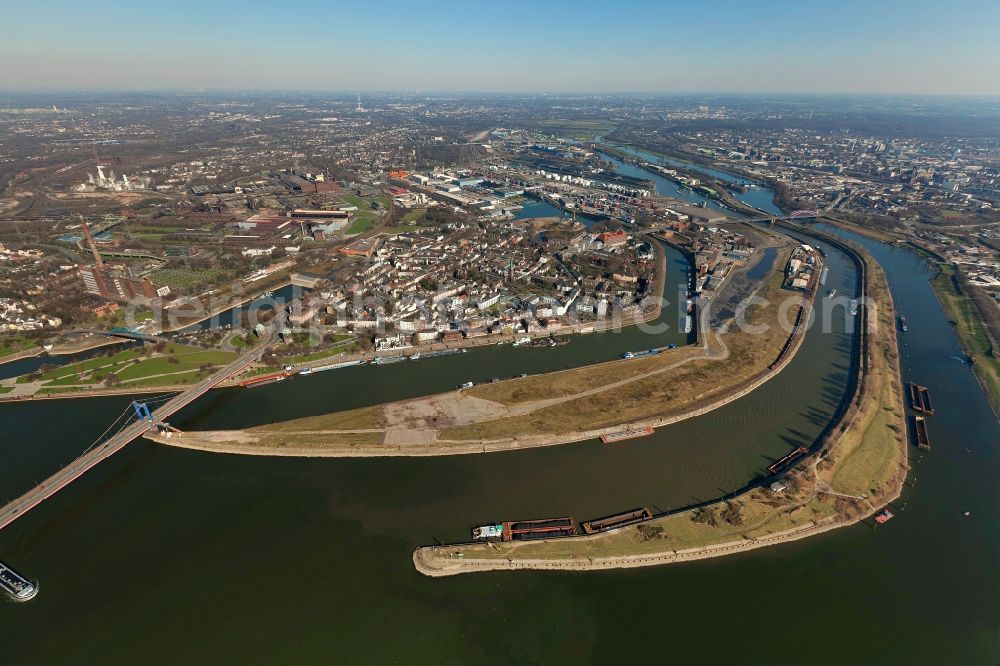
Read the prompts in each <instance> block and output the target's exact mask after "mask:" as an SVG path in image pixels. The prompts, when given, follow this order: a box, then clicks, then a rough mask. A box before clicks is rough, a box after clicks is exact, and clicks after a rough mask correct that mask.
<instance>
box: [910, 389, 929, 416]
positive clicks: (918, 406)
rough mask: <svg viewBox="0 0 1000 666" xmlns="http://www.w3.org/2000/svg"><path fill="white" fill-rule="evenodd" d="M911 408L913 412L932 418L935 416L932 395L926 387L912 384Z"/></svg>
mask: <svg viewBox="0 0 1000 666" xmlns="http://www.w3.org/2000/svg"><path fill="white" fill-rule="evenodd" d="M910 406H911V407H912V408H913V411H915V412H919V413H921V414H926V415H927V416H931V415H933V414H934V407H933V405H931V395H930V393H929V392H928V391H927V387H926V386H921V385H920V384H910Z"/></svg>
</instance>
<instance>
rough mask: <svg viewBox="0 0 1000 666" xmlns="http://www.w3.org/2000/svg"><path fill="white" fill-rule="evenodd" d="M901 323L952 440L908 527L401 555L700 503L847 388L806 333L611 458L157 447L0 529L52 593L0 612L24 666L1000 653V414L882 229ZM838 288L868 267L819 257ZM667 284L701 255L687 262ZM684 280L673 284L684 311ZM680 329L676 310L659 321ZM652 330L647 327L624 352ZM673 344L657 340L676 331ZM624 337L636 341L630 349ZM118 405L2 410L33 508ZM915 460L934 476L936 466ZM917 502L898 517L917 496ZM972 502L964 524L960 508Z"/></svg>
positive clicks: (376, 394)
mask: <svg viewBox="0 0 1000 666" xmlns="http://www.w3.org/2000/svg"><path fill="white" fill-rule="evenodd" d="M853 238H854V240H857V241H858V242H861V243H863V244H865V245H866V246H868V247H869V248H870V249H871V250H872V252H873V253H874V254H875V256H876V258H877V259H878V260H879V261H880V262H881V263H882V264H883V266H885V267H886V269H887V272H888V273H889V275H890V276H891V280H892V288H893V293H894V296H895V298H896V302H897V305H898V307H899V308H900V310H901V311H902V312H903V313H904V314H906V316H907V319H908V321H909V324H910V331H909V332H908V333H906V334H904V337H903V338H902V343H903V348H902V349H903V353H904V354H905V355H906V356H905V366H906V367H905V369H904V372H905V377H904V379H909V378H910V377H911V376H912V377H913V378H914V379H916V380H918V381H920V382H921V383H924V384H926V385H928V386H929V387H930V388H931V391H932V393H933V398H934V401H935V403H936V404H935V407H936V409H937V414H936V415H935V416H933V417H931V419H930V436H931V440H932V444H933V450H932V451H930V452H927V453H917V452H916V451H915V450H914V449H911V455H913V458H914V472H913V473H911V475H910V483H911V484H912V487H907V488H906V490H905V492H904V496H903V498H902V500H901V502H900V503H899V505H898V507H897V508H898V509H900V510H898V511H897V514H898V517H897V519H896V520H894V521H892V522H891V523H889V524H888V525H886V526H884V527H880V528H878V529H874V528H873V527H872V526H871V525H870V524H859V525H856V526H853V527H848V528H844V529H841V530H837V531H835V532H832V533H829V534H826V535H823V536H820V537H816V538H812V539H808V540H804V541H800V542H796V543H792V544H786V545H782V546H778V547H775V548H768V549H764V550H761V551H755V552H752V553H747V554H743V555H739V556H736V557H732V558H723V559H718V560H708V561H703V562H696V563H689V564H683V565H672V566H667V567H658V568H646V569H636V570H629V571H611V572H594V573H587V574H567V573H545V572H516V573H499V572H498V573H490V574H482V575H469V576H459V577H455V578H449V579H427V578H424V577H422V576H420V575H419V574H417V573H416V572H415V571H414V570H413V567H412V564H411V562H410V553H411V552H412V550H413V548H414V547H416V546H418V545H423V544H428V543H434V542H435V541H436V540H440V541H443V542H448V541H453V540H463V539H466V538H468V530H469V528H470V527H471V526H472V525H475V524H481V523H484V522H487V521H490V520H502V519H512V518H514V519H516V518H534V517H545V516H559V515H572V516H574V517H575V518H577V519H578V520H581V519H586V518H590V517H595V516H599V515H604V514H607V513H610V512H613V511H618V510H624V509H629V508H632V507H634V506H643V505H644V506H653V507H656V508H659V509H667V508H670V507H678V506H683V505H686V504H690V503H692V502H697V501H701V500H706V499H709V498H712V497H716V496H718V495H720V494H723V493H725V492H728V491H730V490H733V489H735V488H738V487H740V486H742V485H744V484H746V483H748V482H750V481H752V480H753V479H754V478H755V477H756V476H757V475H758V474H759V473H760V472H761V471H762V470H763V468H764V467H765V466H766V465H767V464H768V463H769V462H770V461H771V460H773V459H774V458H776V457H778V456H780V455H782V454H784V453H785V452H787V451H788V450H789V449H790V448H791V447H793V446H798V445H800V444H808V443H810V442H812V441H814V440H815V439H816V438H817V437H818V436H819V434H820V433H821V432H822V431H823V429H824V428H825V427H826V426H827V424H828V423H829V421H830V419H831V418H832V417H833V415H834V413H835V411H836V409H837V407H838V405H839V403H840V401H841V400H842V398H843V395H844V392H845V390H846V387H847V385H848V375H849V372H850V358H851V353H850V352H851V348H852V341H853V338H852V336H851V335H850V334H849V333H847V332H846V331H845V326H844V323H843V321H841V320H840V319H841V318H836V319H834V320H832V321H831V322H829V327H828V328H830V329H831V330H832V332H829V333H826V332H824V328H827V327H824V326H823V323H824V322H823V321H822V320H820V321H819V322H818V324H819V325H817V326H814V327H813V328H812V329H811V330H810V331H809V332H808V334H807V336H806V339H805V341H804V343H803V347H802V348H801V350H800V352H799V353H798V355H797V356H796V357H795V359H794V360H793V361H792V362H791V364H790V365H789V366H788V367H787V369H786V370H785V371H784V372H782V373H781V374H780V375H779V376H778V377H776V378H775V379H773V380H772V381H770V382H768V383H767V384H765V385H764V386H763V387H762V388H760V389H759V390H757V391H755V392H753V393H752V394H750V395H749V396H746V397H745V398H742V399H740V400H738V401H736V402H734V403H732V404H730V405H728V406H726V407H724V408H722V409H719V410H717V411H715V412H712V413H711V414H708V415H706V416H704V417H701V418H697V419H691V420H688V421H685V422H682V423H679V424H676V425H674V426H670V427H667V428H662V429H660V430H658V432H657V433H656V435H655V436H653V437H649V438H644V439H640V440H634V441H631V442H628V443H625V444H622V445H617V446H602V445H601V444H599V443H598V442H596V441H591V442H584V443H579V444H573V445H567V446H560V447H553V448H549V449H537V450H529V451H521V452H512V453H502V454H489V455H482V456H456V457H442V458H427V459H383V460H379V459H371V460H336V459H331V460H324V459H312V460H299V459H281V458H254V457H240V456H225V455H213V454H207V453H200V452H195V451H185V450H180V449H171V448H168V447H162V446H158V445H154V444H151V443H148V442H145V441H139V442H136V443H134V444H133V445H131V446H130V447H128V448H127V449H126V450H124V451H123V452H121V453H119V454H118V455H117V456H116V457H115V458H113V459H111V460H109V461H106V462H105V463H102V465H100V466H99V467H97V468H96V469H94V470H93V471H91V472H90V473H88V475H87V476H86V477H85V478H84V479H83V480H81V481H80V482H78V483H76V484H74V485H73V486H71V487H70V488H69V489H67V490H65V491H63V492H61V493H60V494H59V495H58V496H57V498H55V499H53V500H50V501H49V502H48V503H46V504H45V505H43V506H41V507H39V508H38V509H36V510H35V511H33V512H32V513H31V514H30V515H29V516H28V517H26V518H25V519H22V520H21V521H19V522H18V523H16V524H15V525H13V526H12V527H10V528H8V529H6V530H4V531H3V532H2V533H0V558H2V559H3V560H4V561H6V562H7V563H9V564H12V565H14V566H15V567H17V568H19V569H20V570H22V571H23V573H25V574H26V575H28V576H30V577H35V578H38V579H39V580H40V581H41V592H40V593H39V595H38V597H37V598H36V599H35V600H33V601H31V602H30V603H28V604H20V605H15V604H12V603H0V625H2V626H3V627H4V628H5V638H4V645H3V653H2V654H3V661H4V662H5V663H12V664H22V663H87V662H98V663H122V664H125V663H128V664H134V663H137V662H141V663H206V662H210V663H238V664H248V663H250V664H253V663H261V664H265V663H268V664H270V663H289V662H292V663H372V664H383V663H404V664H423V663H435V664H442V663H443V664H451V663H474V664H490V663H498V664H499V663H568V662H572V663H601V664H604V663H636V662H638V663H649V662H659V661H663V660H664V659H665V658H666V657H667V655H669V657H670V658H672V660H679V661H680V663H723V662H731V661H735V660H736V659H740V660H742V661H744V662H749V663H759V662H762V661H764V660H773V659H775V658H785V657H782V656H781V655H786V656H789V655H794V657H795V658H801V659H806V660H808V661H809V662H810V663H818V664H826V663H829V664H843V663H857V664H868V663H872V664H874V663H879V664H887V663H892V664H897V663H898V664H913V663H962V664H979V663H982V664H994V663H996V656H997V654H998V653H1000V632H998V626H1000V623H998V618H1000V602H998V596H997V594H996V593H997V591H998V590H1000V571H998V568H997V567H996V566H995V561H996V553H997V552H998V549H1000V525H998V522H997V518H996V509H997V507H998V506H1000V491H998V488H997V484H996V483H995V479H996V478H997V473H998V472H1000V469H998V467H1000V461H998V456H997V449H996V444H995V443H996V442H997V441H1000V425H998V423H997V421H996V420H995V419H994V418H993V415H992V413H991V412H990V410H989V407H988V405H987V403H986V401H985V398H984V396H983V393H982V391H981V390H980V388H979V386H978V385H977V384H976V382H975V380H974V378H973V376H972V374H971V373H970V371H969V368H968V367H967V366H966V365H964V364H963V363H962V362H961V361H960V360H956V359H955V358H953V357H956V356H957V357H959V358H961V353H960V351H959V349H958V346H957V343H956V341H955V337H954V333H953V331H952V330H951V327H950V326H949V324H948V323H947V321H946V320H945V318H944V316H943V315H942V313H941V310H940V308H939V307H938V305H937V302H936V301H935V299H934V297H933V294H932V292H931V290H930V287H929V285H928V283H927V278H928V277H929V275H930V274H929V272H928V268H927V266H926V265H925V263H924V262H923V261H922V260H921V259H920V258H919V257H917V256H916V255H914V254H913V253H911V252H908V251H905V250H899V249H893V248H890V247H888V246H884V245H880V244H877V243H874V242H871V241H867V240H865V239H860V238H856V237H853ZM815 244H817V245H820V246H821V247H824V249H826V250H827V252H828V255H829V258H828V262H829V265H830V268H831V270H830V276H829V279H828V283H827V287H828V288H836V289H837V290H838V291H840V292H843V293H847V292H849V291H851V290H853V289H855V288H856V283H857V276H856V275H855V272H854V268H853V265H852V264H851V262H850V261H849V259H848V258H847V257H845V256H844V255H843V254H842V253H840V252H839V251H837V250H835V249H834V248H831V247H828V246H826V244H824V243H815ZM668 266H670V267H672V269H671V270H672V272H671V273H669V274H668V281H672V282H668V284H674V285H676V284H677V283H678V282H679V281H680V280H682V279H683V270H684V262H683V260H682V259H681V258H680V256H679V255H678V254H676V253H674V254H672V255H669V256H668ZM671 291H672V289H668V292H667V293H668V295H669V293H670V292H671ZM666 316H667V317H668V318H669V317H670V316H671V315H670V314H668V315H666ZM630 335H634V336H636V337H635V339H634V340H633V339H628V337H627V336H630ZM671 335H679V334H678V333H676V331H675V332H673V333H671V332H666V333H661V334H659V336H658V341H666V340H670V339H671V337H670V336H671ZM616 336H618V337H616ZM649 339H650V338H649V336H643V334H641V333H639V332H638V331H635V330H633V331H630V332H627V333H625V332H623V333H620V334H613V333H612V334H606V335H593V336H582V337H580V338H578V339H576V340H574V342H573V343H572V344H570V345H568V346H566V347H561V348H557V349H551V350H543V349H542V350H525V349H520V348H519V349H514V348H510V347H490V348H488V349H482V350H476V351H472V352H469V354H465V355H463V356H462V357H458V356H453V357H444V358H438V359H426V360H421V361H416V362H406V363H399V364H395V365H389V366H383V367H379V368H374V367H373V368H355V369H348V370H342V371H332V372H328V373H321V374H317V375H312V376H310V377H302V378H296V379H294V380H291V381H287V382H283V383H281V384H277V385H272V386H268V387H262V388H260V389H254V390H243V391H239V390H225V391H219V392H213V394H212V395H211V396H209V397H207V398H206V399H204V400H203V401H199V402H198V403H196V404H195V405H193V406H192V407H189V408H188V409H187V410H185V411H184V412H183V413H182V414H180V415H179V416H178V417H177V418H175V419H174V422H175V423H176V425H178V426H179V427H181V428H192V429H193V428H216V427H236V426H243V425H252V424H255V423H261V422H265V421H269V420H274V419H280V418H291V417H294V416H304V415H308V414H315V413H320V412H324V411H331V410H335V409H344V408H348V407H352V406H359V405H364V404H373V403H377V402H381V401H383V400H388V399H394V398H400V397H406V396H410V395H419V394H423V393H428V392H433V391H436V390H442V389H446V388H450V387H451V386H453V385H454V384H455V383H457V382H459V381H465V380H467V379H468V380H475V379H479V378H487V377H489V376H496V375H510V374H514V373H516V372H518V371H521V370H525V371H533V372H539V371H544V370H546V369H552V368H554V367H559V366H560V364H564V365H573V364H576V363H580V362H589V361H593V360H602V359H605V358H611V357H613V356H615V355H616V354H617V352H618V350H619V349H628V348H634V349H638V348H646V347H649V346H652V345H650V344H647V343H646V340H649ZM127 403H128V399H127V398H98V399H89V400H65V401H45V402H38V403H27V404H3V405H0V423H3V424H4V437H3V441H2V446H3V447H4V454H5V455H4V461H5V464H4V466H3V467H2V469H0V488H2V489H3V491H4V493H3V494H5V495H15V494H17V492H18V491H19V490H23V489H24V488H25V487H27V486H28V485H30V484H31V483H32V481H34V480H35V479H38V478H40V477H42V476H44V475H45V474H46V473H47V472H51V471H52V470H53V469H54V468H55V467H56V466H58V465H59V464H60V463H63V462H65V461H68V460H70V459H71V458H72V457H74V456H75V455H76V454H77V453H79V452H80V451H81V450H82V448H84V447H85V446H86V445H87V444H88V443H89V441H90V440H91V439H93V438H94V437H96V436H97V435H98V434H99V433H100V431H101V430H102V429H103V428H104V427H106V425H107V424H108V423H109V422H111V421H112V420H113V419H114V418H115V417H116V416H117V415H118V413H119V412H120V411H121V410H122V409H124V408H125V406H127ZM918 461H919V462H918ZM904 507H905V508H904ZM964 511H970V512H971V516H970V517H964V516H963V515H962V514H963V512H964Z"/></svg>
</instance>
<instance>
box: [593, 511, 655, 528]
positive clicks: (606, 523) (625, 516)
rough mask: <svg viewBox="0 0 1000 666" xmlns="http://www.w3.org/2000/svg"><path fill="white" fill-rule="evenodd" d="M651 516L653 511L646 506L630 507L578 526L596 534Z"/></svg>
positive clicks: (647, 518)
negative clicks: (621, 511)
mask: <svg viewBox="0 0 1000 666" xmlns="http://www.w3.org/2000/svg"><path fill="white" fill-rule="evenodd" d="M652 517H653V512H652V511H650V510H649V509H647V508H641V509H632V510H631V511H626V512H625V513H618V514H615V515H613V516H605V517H604V518H595V519H594V520H587V521H585V522H583V523H581V525H580V526H581V527H583V532H584V534H596V533H598V532H607V531H609V530H613V529H617V528H619V527H625V526H626V525H632V524H634V523H641V522H642V521H644V520H649V519H650V518H652Z"/></svg>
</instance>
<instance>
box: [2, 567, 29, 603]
mask: <svg viewBox="0 0 1000 666" xmlns="http://www.w3.org/2000/svg"><path fill="white" fill-rule="evenodd" d="M0 589H2V590H3V591H4V592H6V593H7V594H8V595H9V596H10V598H11V599H13V600H14V601H28V600H29V599H33V598H34V597H35V595H36V594H38V583H33V582H31V581H30V580H28V579H27V578H25V577H24V576H22V575H21V574H19V573H17V572H16V571H14V570H13V569H11V568H10V567H9V566H7V565H6V564H4V563H3V562H0Z"/></svg>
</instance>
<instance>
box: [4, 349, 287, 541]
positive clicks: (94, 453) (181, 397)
mask: <svg viewBox="0 0 1000 666" xmlns="http://www.w3.org/2000/svg"><path fill="white" fill-rule="evenodd" d="M271 344H272V341H270V340H268V341H265V342H263V343H262V344H261V345H259V346H258V347H257V348H256V349H255V350H253V351H252V352H250V353H247V354H244V355H243V356H240V357H239V358H237V359H236V360H235V361H233V362H232V363H230V364H229V365H227V366H226V367H224V368H223V369H221V370H219V371H218V372H216V373H214V374H213V375H211V376H210V377H206V378H205V379H203V380H202V381H200V382H198V383H197V384H195V385H194V386H192V387H191V388H189V389H188V390H186V391H184V392H182V393H178V394H177V395H176V396H174V397H173V398H171V399H170V400H168V401H167V402H165V403H164V404H163V405H161V406H160V407H159V408H158V409H157V410H156V411H154V412H153V419H154V422H156V423H159V422H161V421H163V420H164V419H167V418H169V417H170V416H172V415H174V414H176V413H177V412H179V411H180V410H181V409H183V408H184V407H186V406H187V405H189V404H191V403H192V402H194V401H195V400H197V399H198V398H200V397H201V396H203V395H205V393H206V392H208V391H209V390H210V389H211V388H212V387H214V386H215V385H216V384H218V383H219V382H221V381H223V380H224V379H226V378H227V377H230V376H232V375H235V374H237V373H239V372H242V371H243V370H246V369H247V368H248V367H250V365H251V364H253V363H255V362H256V361H257V360H258V359H259V358H260V357H261V355H263V353H264V352H265V351H266V350H267V348H268V347H270V346H271ZM148 429H149V422H148V421H135V422H133V423H130V424H129V425H127V426H125V427H124V428H123V429H122V430H120V431H118V432H117V433H116V434H114V435H112V436H111V437H110V438H108V439H107V440H106V441H104V442H102V443H100V444H97V445H96V446H94V447H93V448H92V449H90V450H89V451H87V452H86V453H84V454H83V455H81V456H80V457H79V458H77V459H76V460H74V461H73V462H72V463H70V464H69V465H67V466H66V467H63V468H62V469H60V470H59V471H58V472H56V473H55V474H53V475H52V476H50V477H49V478H47V479H45V481H43V482H42V483H40V484H38V485H37V486H35V487H34V488H32V489H31V490H29V491H28V492H26V493H25V494H23V495H21V496H20V497H18V498H17V499H15V500H12V501H10V502H8V503H7V504H6V505H5V506H4V507H3V508H2V509H0V529H3V528H5V527H7V526H8V525H10V524H11V523H13V522H14V521H15V520H17V519H18V518H20V517H21V516H23V515H24V514H26V513H27V512H28V511H30V510H31V509H33V508H35V507H36V506H38V505H39V504H41V503H42V502H43V501H44V500H46V499H48V498H49V497H52V496H53V495H55V494H56V493H57V492H59V491H60V490H62V489H63V488H65V487H66V486H68V485H69V484H70V483H72V482H73V481H75V480H76V479H78V478H80V477H81V476H83V474H84V473H86V472H87V470H89V469H90V468H91V467H93V466H94V465H96V464H97V463H99V462H101V461H102V460H104V459H105V458H109V457H110V456H112V455H114V454H115V453H117V452H118V451H121V450H122V449H123V448H125V446H127V445H128V444H130V443H131V442H133V441H135V440H136V439H138V438H139V437H141V436H142V434H143V433H144V432H146V431H147V430H148Z"/></svg>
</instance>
